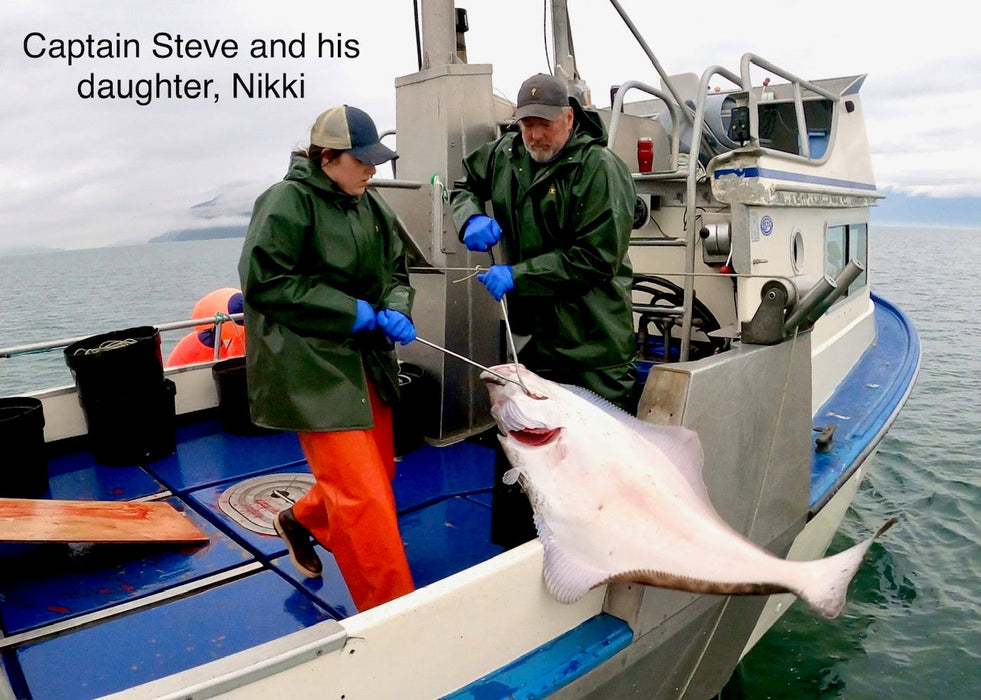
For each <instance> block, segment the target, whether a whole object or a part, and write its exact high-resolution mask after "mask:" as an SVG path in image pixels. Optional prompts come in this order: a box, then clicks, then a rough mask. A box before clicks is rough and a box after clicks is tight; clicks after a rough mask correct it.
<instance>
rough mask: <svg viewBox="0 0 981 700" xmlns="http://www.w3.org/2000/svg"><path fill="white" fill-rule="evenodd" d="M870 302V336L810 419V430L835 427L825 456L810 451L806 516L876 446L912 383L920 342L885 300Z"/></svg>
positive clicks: (917, 362) (832, 494) (912, 328)
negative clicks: (872, 314) (872, 330)
mask: <svg viewBox="0 0 981 700" xmlns="http://www.w3.org/2000/svg"><path fill="white" fill-rule="evenodd" d="M872 299H873V301H874V302H875V325H876V337H875V340H874V341H873V343H872V345H871V346H870V347H869V348H868V350H866V351H865V353H864V354H863V355H862V357H861V358H860V359H859V361H858V363H856V365H855V366H854V367H853V368H852V370H851V372H849V373H848V375H847V376H846V377H845V379H844V380H843V381H842V382H841V384H840V385H839V387H838V389H837V390H836V391H835V393H834V394H833V395H832V396H831V397H830V398H829V399H828V400H827V401H826V402H825V404H824V405H823V406H821V408H819V409H818V411H817V413H815V414H814V419H813V420H814V426H815V427H823V426H826V425H827V424H829V423H835V424H836V425H837V429H836V430H835V434H834V440H833V441H832V445H831V449H830V450H829V451H828V452H817V451H815V452H814V457H813V461H812V467H811V498H810V506H811V511H812V513H814V512H817V511H818V510H820V509H821V508H822V507H823V506H824V504H825V503H827V502H828V501H829V500H830V499H831V497H832V496H834V494H835V493H837V492H838V489H839V488H841V485H842V484H844V483H845V481H847V480H848V479H849V477H851V475H852V474H853V473H854V472H855V470H856V469H858V467H860V466H861V465H862V464H863V463H864V462H865V459H866V458H867V457H868V456H869V455H870V454H871V453H872V451H873V450H874V449H875V448H876V446H878V444H879V441H880V440H881V439H882V438H883V436H884V435H885V434H886V432H887V431H888V430H889V427H890V426H891V425H892V423H893V421H894V420H895V419H896V416H897V415H898V414H899V410H900V409H901V408H902V407H903V404H904V403H906V398H907V397H908V396H909V392H910V390H911V389H912V386H913V383H914V381H915V380H916V374H917V372H918V371H919V366H920V340H919V336H918V335H917V333H916V329H915V328H914V327H913V324H912V323H911V322H910V320H909V318H908V317H907V316H906V315H905V314H904V313H903V312H902V311H900V310H899V309H898V308H897V307H895V306H893V305H892V304H890V303H889V302H888V301H886V300H884V299H882V298H880V297H877V296H875V295H874V294H873V295H872Z"/></svg>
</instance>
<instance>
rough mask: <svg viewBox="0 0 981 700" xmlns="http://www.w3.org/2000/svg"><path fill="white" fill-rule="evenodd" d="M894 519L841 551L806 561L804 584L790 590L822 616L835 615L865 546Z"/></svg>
mask: <svg viewBox="0 0 981 700" xmlns="http://www.w3.org/2000/svg"><path fill="white" fill-rule="evenodd" d="M897 520H898V519H897V518H890V519H889V521H888V522H886V524H885V525H883V526H882V527H880V528H879V529H878V530H877V531H876V533H875V534H874V535H872V536H871V537H869V538H868V539H867V540H865V541H864V542H860V543H858V544H856V545H854V546H853V547H850V548H848V549H846V550H845V551H843V552H839V553H838V554H834V555H832V556H830V557H825V558H824V559H818V560H816V561H812V562H808V564H809V569H811V570H812V571H811V572H810V573H809V574H808V576H807V578H806V580H805V583H804V585H802V586H801V587H800V590H797V591H794V592H795V593H797V595H799V596H800V598H801V600H803V601H804V602H805V603H807V604H808V605H809V606H810V607H811V609H812V610H815V611H816V612H819V613H821V614H822V615H824V616H825V617H829V618H834V617H838V614H839V613H840V612H841V610H842V608H843V607H845V594H846V593H847V592H848V584H849V583H850V582H851V580H852V578H853V577H854V576H855V574H856V573H857V572H858V567H859V566H861V564H862V561H863V560H864V559H865V555H866V553H867V552H868V551H869V547H871V546H872V543H873V542H874V541H875V539H876V538H877V537H879V535H881V534H882V533H884V532H885V531H886V530H888V529H889V528H891V527H892V526H893V525H895V524H896V522H897Z"/></svg>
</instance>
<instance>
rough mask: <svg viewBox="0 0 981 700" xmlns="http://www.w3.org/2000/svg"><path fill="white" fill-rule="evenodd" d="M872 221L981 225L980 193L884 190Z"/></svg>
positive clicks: (940, 225)
mask: <svg viewBox="0 0 981 700" xmlns="http://www.w3.org/2000/svg"><path fill="white" fill-rule="evenodd" d="M883 194H885V195H886V198H885V199H882V200H879V204H878V205H877V206H876V207H874V208H873V209H872V221H874V222H875V223H878V224H884V225H893V226H916V225H925V226H936V227H940V228H942V227H945V226H949V227H953V228H960V227H971V228H981V221H979V218H981V217H979V212H981V197H926V196H913V195H908V194H900V193H898V192H890V191H889V190H883Z"/></svg>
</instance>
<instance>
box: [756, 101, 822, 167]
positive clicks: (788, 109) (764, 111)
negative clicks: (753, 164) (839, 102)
mask: <svg viewBox="0 0 981 700" xmlns="http://www.w3.org/2000/svg"><path fill="white" fill-rule="evenodd" d="M803 106H804V128H805V130H806V133H807V139H808V146H809V148H810V157H811V159H812V160H818V159H819V158H822V157H823V156H824V154H825V152H826V151H827V149H828V140H829V139H830V138H831V120H832V116H833V115H834V103H833V102H831V100H825V99H810V100H805V101H804V103H803ZM759 137H760V145H761V146H764V147H767V148H773V149H775V150H777V151H784V152H785V153H794V154H797V155H800V154H801V150H802V147H801V139H800V131H799V128H798V123H797V111H796V108H795V106H794V102H793V100H790V101H780V102H776V101H766V102H761V103H760V105H759Z"/></svg>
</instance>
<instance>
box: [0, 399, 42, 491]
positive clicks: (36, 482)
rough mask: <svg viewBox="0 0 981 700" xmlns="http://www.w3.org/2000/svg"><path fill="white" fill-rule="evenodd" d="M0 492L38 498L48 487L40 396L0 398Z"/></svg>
mask: <svg viewBox="0 0 981 700" xmlns="http://www.w3.org/2000/svg"><path fill="white" fill-rule="evenodd" d="M0 450H2V451H3V459H2V460H0V464H2V469H0V496H2V497H3V498H40V497H41V496H43V495H44V494H45V492H46V491H47V490H48V457H47V452H46V448H45V446H44V407H43V406H42V404H41V400H40V399H35V398H30V397H19V396H15V397H12V398H5V399H0Z"/></svg>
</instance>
